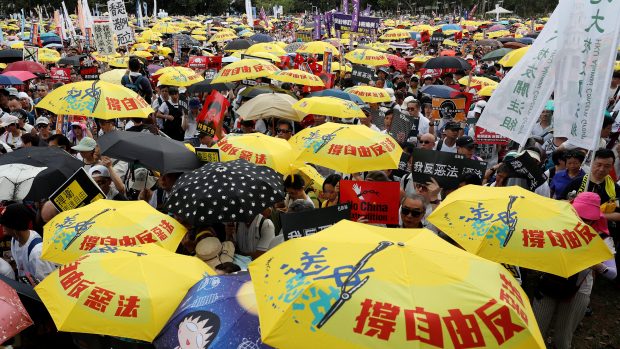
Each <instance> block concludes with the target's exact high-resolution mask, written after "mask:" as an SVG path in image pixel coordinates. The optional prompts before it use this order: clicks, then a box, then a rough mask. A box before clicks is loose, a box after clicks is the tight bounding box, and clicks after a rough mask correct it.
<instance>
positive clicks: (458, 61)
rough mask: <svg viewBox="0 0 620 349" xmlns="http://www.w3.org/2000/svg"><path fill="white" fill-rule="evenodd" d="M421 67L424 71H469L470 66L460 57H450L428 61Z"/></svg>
mask: <svg viewBox="0 0 620 349" xmlns="http://www.w3.org/2000/svg"><path fill="white" fill-rule="evenodd" d="M422 67H423V68H425V69H460V70H471V65H470V64H469V62H467V61H466V60H464V59H463V58H461V57H451V56H443V57H435V58H431V59H429V60H428V61H426V63H424V65H422Z"/></svg>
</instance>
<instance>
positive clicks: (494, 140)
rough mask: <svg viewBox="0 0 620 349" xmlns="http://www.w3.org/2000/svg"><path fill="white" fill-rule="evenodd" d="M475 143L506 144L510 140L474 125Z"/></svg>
mask: <svg viewBox="0 0 620 349" xmlns="http://www.w3.org/2000/svg"><path fill="white" fill-rule="evenodd" d="M475 139H476V144H499V145H506V144H508V142H510V139H508V138H506V137H503V136H502V135H499V134H497V133H494V132H490V131H487V130H485V129H484V128H482V127H479V126H476V129H475Z"/></svg>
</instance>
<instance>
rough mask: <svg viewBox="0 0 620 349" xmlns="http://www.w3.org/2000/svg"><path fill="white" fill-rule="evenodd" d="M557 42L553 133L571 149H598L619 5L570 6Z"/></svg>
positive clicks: (590, 2)
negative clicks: (558, 44)
mask: <svg viewBox="0 0 620 349" xmlns="http://www.w3.org/2000/svg"><path fill="white" fill-rule="evenodd" d="M562 20H563V21H565V22H566V23H567V26H566V34H565V35H563V38H562V41H561V42H560V51H559V61H558V71H557V73H558V75H557V77H558V78H557V80H556V83H555V94H554V99H555V111H554V118H553V119H554V120H553V133H554V135H555V136H556V137H567V138H568V140H569V141H570V143H571V144H572V145H575V146H577V147H580V148H585V149H589V150H596V149H598V147H599V138H600V137H599V135H600V132H601V127H602V123H603V115H604V112H605V108H606V107H607V103H608V100H607V93H608V91H609V85H610V83H611V76H612V74H613V71H614V64H615V61H616V52H617V43H618V33H619V31H620V1H609V0H574V6H573V7H572V8H571V13H570V15H569V16H567V17H565V18H563V19H562Z"/></svg>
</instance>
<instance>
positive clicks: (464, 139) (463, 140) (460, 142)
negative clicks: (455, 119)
mask: <svg viewBox="0 0 620 349" xmlns="http://www.w3.org/2000/svg"><path fill="white" fill-rule="evenodd" d="M475 145H476V144H475V142H474V139H473V138H471V137H469V136H461V137H459V138H458V139H457V140H456V146H457V147H466V148H470V147H473V146H475Z"/></svg>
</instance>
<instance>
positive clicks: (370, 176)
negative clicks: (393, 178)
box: [365, 171, 390, 182]
mask: <svg viewBox="0 0 620 349" xmlns="http://www.w3.org/2000/svg"><path fill="white" fill-rule="evenodd" d="M365 179H366V181H368V182H389V181H390V178H389V177H388V176H387V175H386V174H385V172H383V171H370V172H368V173H367V174H366V178H365Z"/></svg>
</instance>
